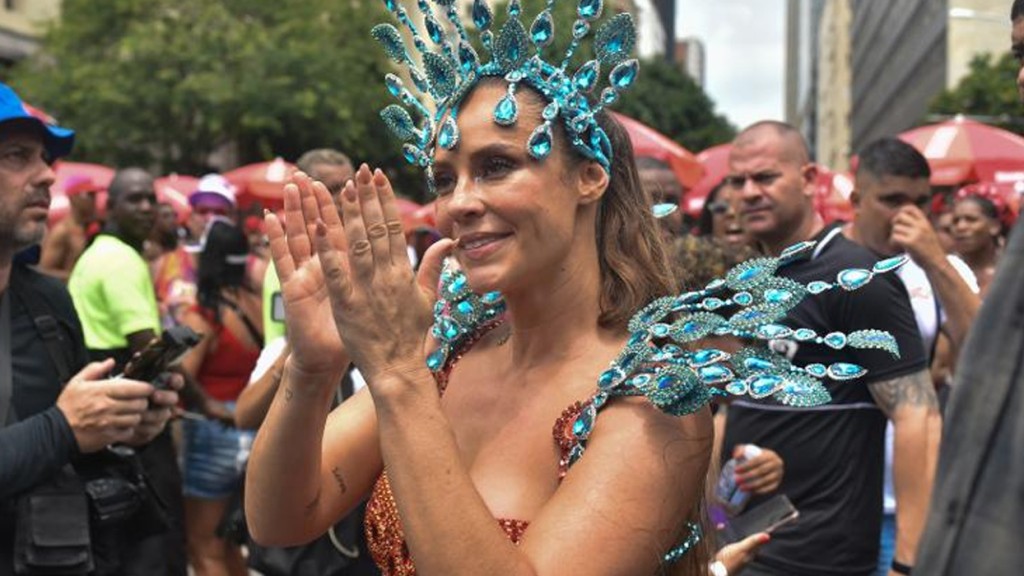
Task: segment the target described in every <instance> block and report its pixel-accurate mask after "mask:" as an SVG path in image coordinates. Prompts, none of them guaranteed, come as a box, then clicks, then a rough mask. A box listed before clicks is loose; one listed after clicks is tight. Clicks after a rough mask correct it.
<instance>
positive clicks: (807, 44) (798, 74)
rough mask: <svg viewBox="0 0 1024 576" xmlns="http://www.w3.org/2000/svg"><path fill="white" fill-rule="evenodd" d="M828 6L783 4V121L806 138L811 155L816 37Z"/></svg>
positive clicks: (793, 0)
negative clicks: (784, 74)
mask: <svg viewBox="0 0 1024 576" xmlns="http://www.w3.org/2000/svg"><path fill="white" fill-rule="evenodd" d="M834 1H843V0H834ZM828 3H829V0H788V1H787V3H786V38H787V40H786V121H787V122H789V123H790V124H792V125H793V126H796V128H797V129H798V130H800V132H801V133H802V134H803V135H804V137H805V138H807V143H808V144H809V145H810V147H811V151H812V153H813V151H814V150H815V149H816V148H817V140H818V134H817V130H818V124H817V122H818V120H817V119H818V38H819V32H820V29H821V16H822V13H823V12H824V9H825V6H826V4H828Z"/></svg>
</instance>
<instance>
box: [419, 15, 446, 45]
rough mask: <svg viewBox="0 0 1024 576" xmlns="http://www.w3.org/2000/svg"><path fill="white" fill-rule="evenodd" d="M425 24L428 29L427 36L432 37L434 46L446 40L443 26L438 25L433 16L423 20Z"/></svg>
mask: <svg viewBox="0 0 1024 576" xmlns="http://www.w3.org/2000/svg"><path fill="white" fill-rule="evenodd" d="M423 23H424V25H425V27H426V29H427V35H428V36H430V40H431V41H433V42H434V44H440V43H441V40H443V39H444V31H443V30H441V25H440V24H438V23H437V20H435V19H434V18H433V17H432V16H426V17H424V18H423Z"/></svg>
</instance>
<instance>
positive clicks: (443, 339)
mask: <svg viewBox="0 0 1024 576" xmlns="http://www.w3.org/2000/svg"><path fill="white" fill-rule="evenodd" d="M814 245H815V243H814V242H803V243H800V244H796V245H794V246H791V247H790V248H788V249H787V250H785V251H784V252H783V253H782V254H781V255H780V256H779V257H778V258H755V259H752V260H748V261H746V262H743V263H742V264H740V265H738V266H736V267H734V268H733V269H732V270H730V271H729V272H728V273H727V274H726V275H725V278H721V279H717V280H714V281H712V282H711V283H710V284H708V285H707V286H706V287H705V288H704V289H703V290H698V291H693V292H686V293H684V294H680V295H678V296H667V297H664V298H659V299H657V300H655V301H654V302H651V303H650V304H648V305H647V306H646V307H644V308H643V309H642V310H640V311H639V312H637V314H636V315H634V316H633V318H632V319H631V320H630V321H629V325H628V328H629V331H630V338H629V341H628V342H627V344H626V346H625V347H624V349H623V350H622V351H621V352H620V353H619V355H618V356H617V357H616V358H615V360H614V361H612V363H611V366H610V367H609V368H608V369H607V370H605V371H604V372H602V373H601V375H600V377H599V378H598V381H597V390H596V392H595V393H594V395H593V396H592V397H591V398H590V400H589V401H587V402H585V403H582V404H577V406H578V407H579V409H578V412H575V411H573V414H571V417H572V420H571V422H566V423H565V424H566V425H567V427H568V428H567V434H568V435H569V438H567V441H568V444H567V445H566V447H565V448H566V449H567V450H566V453H567V454H566V456H565V460H566V461H565V466H566V468H568V467H570V466H572V465H573V464H574V463H575V462H576V461H578V460H579V459H580V457H581V456H582V455H583V453H584V451H585V449H586V445H587V439H588V438H589V437H590V434H591V432H592V431H593V429H594V424H595V422H596V420H597V413H598V411H599V410H600V409H601V408H602V407H604V406H605V405H606V404H607V402H608V400H609V399H611V398H614V397H616V396H644V397H646V398H647V399H648V400H649V401H650V402H651V403H652V404H654V405H655V406H657V407H658V408H659V409H660V410H662V411H664V412H666V413H668V414H673V415H676V416H684V415H687V414H692V413H694V412H696V411H697V410H699V409H700V408H702V407H703V406H705V405H706V404H708V403H709V402H710V401H711V399H712V397H714V396H749V397H751V398H755V399H763V398H769V397H771V398H772V399H774V400H775V401H777V402H780V403H782V404H785V405H789V406H816V405H820V404H825V403H827V402H828V401H829V400H830V399H831V396H830V395H829V393H828V390H827V389H826V388H825V386H824V385H823V384H822V382H821V379H822V378H826V377H828V378H831V379H833V380H852V379H855V378H860V377H862V376H864V375H865V374H866V373H867V370H866V369H864V368H863V367H861V366H858V365H856V364H851V363H847V362H836V363H834V364H831V365H828V366H826V365H824V364H809V365H807V366H802V367H801V366H796V365H794V364H792V363H791V362H790V361H789V360H787V359H786V358H785V357H783V356H782V355H780V354H778V353H776V352H773V351H772V350H771V349H770V348H769V347H768V346H767V342H768V341H770V340H796V341H798V342H816V343H819V344H824V345H826V346H828V347H830V348H832V349H834V350H841V349H843V348H847V347H850V348H862V349H868V348H874V349H878V350H884V351H886V352H889V353H890V354H892V355H893V356H896V357H899V347H898V346H897V344H896V339H895V338H894V337H893V336H892V335H891V334H889V333H888V332H884V331H882V330H860V331H857V332H853V333H850V334H845V333H843V332H830V333H827V334H818V333H817V332H815V331H814V330H811V329H808V328H793V327H789V326H785V325H783V324H780V323H779V321H781V320H782V319H783V318H784V317H785V316H786V314H787V312H788V311H789V310H791V309H792V308H793V307H795V306H796V305H797V304H798V303H799V302H800V301H802V300H803V299H804V298H806V297H808V296H814V295H818V294H822V293H823V292H827V291H829V290H835V289H840V290H845V291H854V290H857V289H859V288H861V287H863V286H864V285H866V284H867V283H868V282H870V281H871V279H872V277H874V276H875V275H877V274H885V273H888V272H892V271H894V270H897V269H898V268H899V267H900V266H902V265H903V264H905V263H906V262H907V261H908V257H907V256H905V255H903V256H897V257H895V258H889V259H887V260H882V261H880V262H877V263H876V264H875V265H874V266H873V267H872V268H871V269H870V270H868V269H861V268H851V269H846V270H843V271H841V272H839V273H838V274H837V275H836V278H835V280H834V281H832V282H828V281H814V282H811V283H809V284H807V285H804V284H801V283H799V282H796V281H794V280H791V279H788V278H783V277H780V276H777V275H776V274H775V272H776V271H777V270H778V269H779V268H780V267H783V266H786V265H787V264H790V263H792V262H795V261H797V260H800V259H803V258H806V257H808V256H809V255H810V253H811V251H812V250H813V249H814ZM504 312H505V303H504V301H503V300H502V297H501V294H500V293H498V292H489V293H487V294H484V295H483V296H480V295H477V294H474V293H473V292H472V291H471V290H470V289H469V286H468V284H467V281H466V277H465V275H464V274H462V273H461V272H460V271H458V270H455V269H454V268H452V267H450V266H449V263H447V262H446V264H445V269H444V271H443V272H442V274H441V287H440V291H439V299H438V301H437V304H436V305H435V307H434V319H435V323H434V326H433V329H432V333H433V336H434V337H435V338H436V339H437V340H438V342H439V346H438V348H437V349H436V350H435V351H434V352H433V353H431V354H430V355H429V356H428V357H427V366H428V367H429V368H430V370H431V371H432V372H434V373H435V374H438V373H441V372H442V371H444V370H446V369H447V368H448V367H449V366H450V363H451V362H452V361H453V359H454V358H455V357H457V355H458V354H460V353H462V352H464V348H465V346H466V345H468V344H469V343H470V342H471V341H472V340H473V338H474V337H475V336H476V335H477V333H478V332H479V331H480V330H481V329H482V328H483V327H485V326H486V325H488V324H489V323H492V322H494V321H496V320H498V319H499V318H500V316H501V315H502V314H503V313H504ZM714 336H734V337H738V338H741V339H743V340H744V341H748V342H751V344H748V345H747V346H746V347H744V348H742V349H740V350H739V352H736V353H734V354H729V353H727V352H725V351H722V350H718V349H715V348H694V347H693V346H692V344H693V343H694V342H696V341H698V340H701V339H704V338H708V337H714ZM560 422H561V421H560ZM687 528H688V536H687V537H686V539H685V540H684V541H683V542H682V543H680V544H679V545H677V546H675V547H674V548H673V549H672V550H670V551H669V552H668V553H667V554H665V556H664V561H665V562H666V563H669V564H670V563H673V562H676V561H678V560H679V559H681V558H682V557H683V556H684V555H685V554H686V553H687V552H688V551H689V550H690V549H692V548H693V547H694V546H695V545H696V544H697V543H698V542H699V541H700V539H701V537H702V535H701V532H700V529H699V527H698V526H697V525H696V524H693V523H688V524H687Z"/></svg>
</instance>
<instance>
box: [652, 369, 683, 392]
mask: <svg viewBox="0 0 1024 576" xmlns="http://www.w3.org/2000/svg"><path fill="white" fill-rule="evenodd" d="M681 383H682V380H681V379H680V378H679V376H677V375H675V374H672V373H671V372H669V373H667V374H662V375H661V376H658V389H659V390H665V389H666V388H671V387H673V386H678V385H679V384H681Z"/></svg>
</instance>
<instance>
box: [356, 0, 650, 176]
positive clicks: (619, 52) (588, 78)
mask: <svg viewBox="0 0 1024 576" xmlns="http://www.w3.org/2000/svg"><path fill="white" fill-rule="evenodd" d="M433 3H434V4H435V5H436V6H437V8H438V10H439V11H440V12H443V13H444V16H445V18H446V19H447V21H448V23H449V24H450V28H451V29H452V32H451V33H448V32H447V31H446V30H445V29H444V28H442V26H441V25H440V23H439V22H438V19H437V17H436V16H435V12H434V9H433V8H432V7H431V6H430V5H429V4H428V3H427V0H416V6H417V9H418V11H419V12H420V14H421V16H422V17H423V27H422V29H420V28H419V27H417V26H416V25H415V24H414V23H413V20H412V18H410V16H409V14H408V12H407V11H406V10H405V8H404V7H403V6H402V5H401V4H400V3H399V2H398V1H397V0H384V4H385V6H386V7H387V9H388V11H390V12H391V13H392V14H394V15H395V17H396V18H397V20H398V22H399V23H400V24H401V25H402V26H404V27H405V28H406V29H407V30H408V32H409V34H410V37H411V38H412V44H413V47H415V49H416V52H418V53H419V55H420V60H421V63H419V64H418V63H417V62H416V61H415V60H414V59H413V57H412V55H411V54H410V53H409V50H408V49H407V48H406V44H405V42H404V41H403V38H402V34H401V32H399V30H398V28H396V27H395V26H393V25H391V24H378V25H377V26H375V27H374V28H373V30H372V35H373V37H374V38H375V39H377V41H379V42H380V43H381V44H382V45H383V47H384V52H385V53H386V54H387V55H388V57H389V58H391V59H392V60H394V61H395V62H396V63H398V64H399V65H401V66H404V67H405V68H406V69H407V70H408V73H409V77H410V79H411V80H412V83H413V84H414V86H413V88H415V90H416V92H418V93H419V96H417V95H415V94H413V92H412V91H411V90H410V89H409V88H407V87H406V86H405V84H404V83H403V81H402V80H401V79H400V78H399V77H398V76H396V75H394V74H388V75H387V76H386V77H385V85H386V86H387V88H388V91H389V92H390V93H391V95H392V96H394V97H395V98H396V99H398V100H399V101H400V102H401V104H402V105H401V106H400V105H397V104H391V105H389V106H388V107H387V108H385V109H384V110H382V111H381V117H382V118H383V119H384V122H385V124H387V126H388V128H389V129H390V130H391V132H393V133H394V134H395V135H396V136H397V137H398V138H399V139H400V140H402V141H403V142H405V144H403V147H402V151H403V155H404V156H405V158H406V160H407V161H409V163H411V164H414V165H416V166H419V167H421V168H423V169H425V170H426V172H427V181H428V183H429V184H430V185H431V186H433V177H432V176H433V156H434V150H435V146H441V147H442V148H444V149H446V150H451V149H454V148H455V147H456V146H458V144H459V129H458V125H457V123H456V122H457V116H458V106H459V103H460V102H461V101H462V99H463V98H464V97H465V95H466V94H468V93H469V91H470V90H471V89H472V87H473V86H474V85H476V83H477V82H478V81H479V80H480V79H481V78H486V77H500V78H503V79H504V80H505V81H506V82H508V93H507V94H506V95H505V96H504V97H503V98H502V99H501V100H500V101H499V102H498V104H497V105H496V106H495V108H494V112H493V119H494V122H495V123H496V124H498V125H499V126H512V125H514V124H515V123H516V122H517V121H518V119H519V105H518V102H517V101H516V89H517V87H518V86H519V85H520V84H526V85H527V86H530V87H531V88H533V89H534V90H536V91H537V92H539V93H540V94H541V95H542V96H543V97H544V98H545V99H546V100H547V102H548V103H549V104H548V105H547V107H546V108H545V109H544V113H543V123H542V124H540V125H539V126H537V127H536V128H535V129H534V130H533V132H532V133H531V135H530V137H529V140H528V141H527V151H528V153H529V154H530V156H532V157H533V158H536V159H538V160H543V159H544V158H547V157H548V156H549V155H550V154H551V151H552V149H553V148H554V141H553V132H552V126H553V123H554V122H555V121H556V120H557V119H558V118H559V117H560V118H561V120H562V124H563V125H564V127H565V129H566V133H567V134H568V136H569V139H570V141H571V142H570V143H571V144H572V146H573V148H574V149H575V150H577V151H578V152H579V153H581V154H582V155H583V156H584V157H586V158H589V159H591V160H594V161H596V162H598V163H600V164H601V166H603V167H604V169H605V170H606V171H608V172H611V162H612V150H611V142H610V141H609V140H608V136H607V134H605V132H604V130H603V129H601V127H600V126H598V123H597V119H596V115H597V114H598V112H600V111H601V110H602V109H604V107H605V106H609V105H611V104H613V103H615V102H616V101H617V100H618V98H619V93H620V92H621V91H623V90H626V89H628V88H630V87H631V86H632V85H633V84H634V83H635V81H636V78H637V74H638V73H639V63H638V62H637V60H636V59H632V58H629V55H630V53H631V52H632V50H633V47H634V45H635V44H636V30H635V26H634V24H633V18H632V16H631V15H630V14H628V13H622V14H616V15H615V16H613V17H611V18H610V19H609V20H608V21H607V22H605V23H604V24H603V25H602V26H601V28H600V29H598V30H597V32H596V34H595V36H594V50H595V53H596V56H597V57H596V58H594V59H592V60H587V61H586V62H584V63H583V64H581V65H580V66H579V67H577V68H576V69H575V70H570V68H569V63H570V61H571V60H572V58H573V56H574V55H575V54H576V51H577V49H578V48H579V46H580V42H581V41H582V40H583V38H585V37H586V36H587V34H589V33H590V27H591V23H593V22H595V21H596V20H597V19H598V18H600V17H601V14H602V12H603V11H604V2H603V0H579V4H578V5H577V10H576V14H577V19H576V21H575V23H574V24H573V26H572V43H571V44H570V46H569V48H568V49H567V50H566V53H565V55H564V57H563V59H562V61H561V63H560V64H557V65H556V64H555V63H552V62H548V61H547V60H545V59H544V58H543V55H542V52H543V50H544V48H546V47H547V46H549V45H550V44H551V42H552V40H553V39H554V34H555V26H554V20H553V18H552V9H553V8H554V0H547V3H546V6H545V8H544V10H543V11H541V13H540V14H538V15H537V16H536V17H535V18H534V19H533V22H532V24H531V25H530V27H529V30H527V28H526V26H525V25H524V24H523V21H522V19H521V18H520V16H521V13H522V7H521V5H520V2H519V0H511V1H510V2H509V4H508V15H509V18H508V20H507V21H506V22H505V24H504V25H503V26H502V28H501V30H500V31H498V33H497V36H495V34H494V32H493V31H492V30H491V28H492V25H493V24H494V13H493V12H492V10H491V8H490V6H489V5H488V4H487V0H474V1H473V5H472V9H471V11H470V16H471V19H472V21H473V27H475V29H476V30H477V32H478V33H479V36H480V42H481V44H482V46H483V48H484V49H485V50H486V51H488V52H489V53H490V60H489V61H487V62H484V61H482V60H481V58H480V55H479V54H478V53H477V51H476V49H475V48H474V47H473V44H472V43H471V42H470V39H469V34H468V29H467V26H466V25H465V24H464V23H463V22H462V19H461V18H460V16H459V13H458V10H457V9H456V2H455V0H433ZM428 41H429V44H428ZM531 48H532V50H531ZM531 52H532V54H531ZM602 67H604V68H606V69H609V70H610V71H609V73H608V86H607V87H605V88H604V89H603V90H602V91H601V92H600V94H599V95H598V96H597V97H595V98H591V97H590V95H591V94H593V93H594V92H595V90H596V88H597V86H598V84H599V81H600V76H601V71H602ZM431 101H432V104H431ZM410 110H412V111H413V112H415V113H416V115H417V116H419V117H420V122H419V123H418V124H417V123H416V122H415V121H414V120H413V117H412V115H411V114H410V112H409V111H410Z"/></svg>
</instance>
